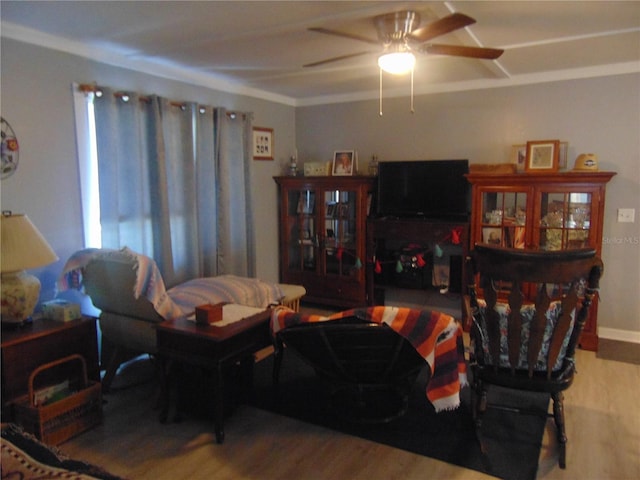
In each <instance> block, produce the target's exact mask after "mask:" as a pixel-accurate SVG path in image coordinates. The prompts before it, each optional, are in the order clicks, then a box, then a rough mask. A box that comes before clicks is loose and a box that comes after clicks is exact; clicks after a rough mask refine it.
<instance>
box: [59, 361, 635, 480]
mask: <svg viewBox="0 0 640 480" xmlns="http://www.w3.org/2000/svg"><path fill="white" fill-rule="evenodd" d="M577 365H578V369H579V374H578V375H577V376H576V379H575V383H574V385H573V386H572V387H571V388H570V389H569V390H568V391H567V392H566V395H565V405H566V417H567V432H568V436H569V443H568V447H567V469H566V470H560V469H559V468H558V466H557V457H556V450H555V427H554V426H553V422H552V420H549V422H548V424H547V431H546V433H545V436H544V440H543V447H542V451H541V455H540V466H539V473H538V479H560V480H568V479H572V480H573V479H575V478H581V479H594V480H595V479H598V480H599V479H636V478H640V456H639V455H638V453H639V452H640V415H638V407H637V405H638V398H640V366H639V365H632V364H629V363H622V362H616V361H611V360H602V359H598V358H596V355H595V354H594V353H593V352H587V351H579V352H578V354H577ZM130 368H132V369H135V368H147V369H148V370H147V372H146V373H145V374H143V375H142V376H143V377H144V375H147V378H149V376H150V375H151V371H150V370H149V368H150V367H149V362H139V364H138V365H135V364H134V365H133V366H131V367H130ZM128 370H129V369H125V371H124V372H123V373H122V374H121V375H119V376H118V377H117V382H118V383H116V385H121V386H122V385H126V384H127V383H128V382H131V381H134V380H135V379H137V378H140V372H136V371H135V370H133V371H128ZM156 395H157V389H156V388H155V387H154V385H153V384H152V383H151V382H147V383H146V384H144V385H138V386H134V387H131V388H125V389H122V390H119V391H116V392H114V393H111V394H109V395H108V396H106V397H105V399H106V400H107V403H106V405H105V422H104V424H103V425H101V426H99V427H97V428H95V429H93V430H91V431H89V432H86V433H84V434H82V435H80V436H78V437H76V438H75V439H72V440H70V441H69V442H67V443H65V444H63V445H61V446H60V448H61V450H62V451H63V452H65V453H66V454H68V455H70V456H72V457H75V458H80V459H83V460H86V461H90V462H94V463H96V464H98V465H101V466H103V467H105V468H107V469H108V470H110V471H111V472H112V473H114V474H118V475H121V476H123V477H126V478H129V479H132V480H133V479H140V480H144V479H149V480H151V479H153V480H162V479H171V480H176V479H187V478H188V479H211V478H216V479H283V480H288V479H329V478H330V479H347V478H348V479H366V480H377V479H390V478H402V479H418V478H421V479H423V478H436V479H458V478H459V479H471V480H474V479H481V478H493V477H487V476H486V475H483V474H481V473H479V472H475V471H471V470H466V469H463V468H460V467H456V466H453V465H449V464H447V463H443V462H440V461H438V460H433V459H430V458H426V457H422V456H420V455H415V454H411V453H408V452H405V451H402V450H397V449H394V448H390V447H386V446H383V445H378V444H375V443H372V442H368V441H365V440H362V439H358V438H353V437H349V436H346V435H342V434H340V433H336V432H334V431H331V430H327V429H324V428H320V427H316V426H313V425H308V424H304V423H302V422H299V421H296V420H292V419H290V418H286V417H281V416H278V415H275V414H272V413H269V412H265V411H261V410H258V409H255V408H251V407H247V406H242V407H239V408H238V409H237V410H236V411H235V412H234V414H233V415H232V416H231V417H230V418H229V419H228V420H227V422H226V424H225V427H226V428H225V429H226V432H227V435H226V440H225V443H224V444H223V445H218V444H216V443H215V439H214V435H213V434H212V431H211V425H210V424H209V423H208V422H206V421H203V420H198V419H193V418H186V419H185V420H184V421H183V422H182V423H169V424H165V425H163V424H160V423H159V421H158V420H157V414H158V411H157V410H155V409H154V408H153V406H154V403H155V400H156Z"/></svg>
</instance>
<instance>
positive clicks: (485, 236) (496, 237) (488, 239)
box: [482, 227, 502, 245]
mask: <svg viewBox="0 0 640 480" xmlns="http://www.w3.org/2000/svg"><path fill="white" fill-rule="evenodd" d="M482 243H489V244H491V245H500V244H501V243H502V229H501V228H495V227H485V228H483V229H482Z"/></svg>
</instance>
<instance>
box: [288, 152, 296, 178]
mask: <svg viewBox="0 0 640 480" xmlns="http://www.w3.org/2000/svg"><path fill="white" fill-rule="evenodd" d="M296 157H297V155H291V160H290V162H289V175H290V176H292V177H297V176H298V159H297V158H296Z"/></svg>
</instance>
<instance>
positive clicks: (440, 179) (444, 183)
mask: <svg viewBox="0 0 640 480" xmlns="http://www.w3.org/2000/svg"><path fill="white" fill-rule="evenodd" d="M466 173H469V161H468V160H417V161H388V162H380V164H379V166H378V192H377V193H378V198H377V214H378V216H379V217H399V218H425V219H438V220H454V221H467V220H468V219H469V213H470V209H471V189H470V186H469V182H468V181H467V179H466V178H465V176H464V175H465V174H466Z"/></svg>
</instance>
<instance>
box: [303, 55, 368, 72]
mask: <svg viewBox="0 0 640 480" xmlns="http://www.w3.org/2000/svg"><path fill="white" fill-rule="evenodd" d="M368 53H371V52H357V53H350V54H348V55H340V56H339V57H333V58H327V59H326V60H320V61H319V62H313V63H307V64H306V65H303V67H304V68H307V67H317V66H319V65H324V64H325V63H331V62H338V61H340V60H345V59H347V58H353V57H359V56H360V55H367V54H368Z"/></svg>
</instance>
